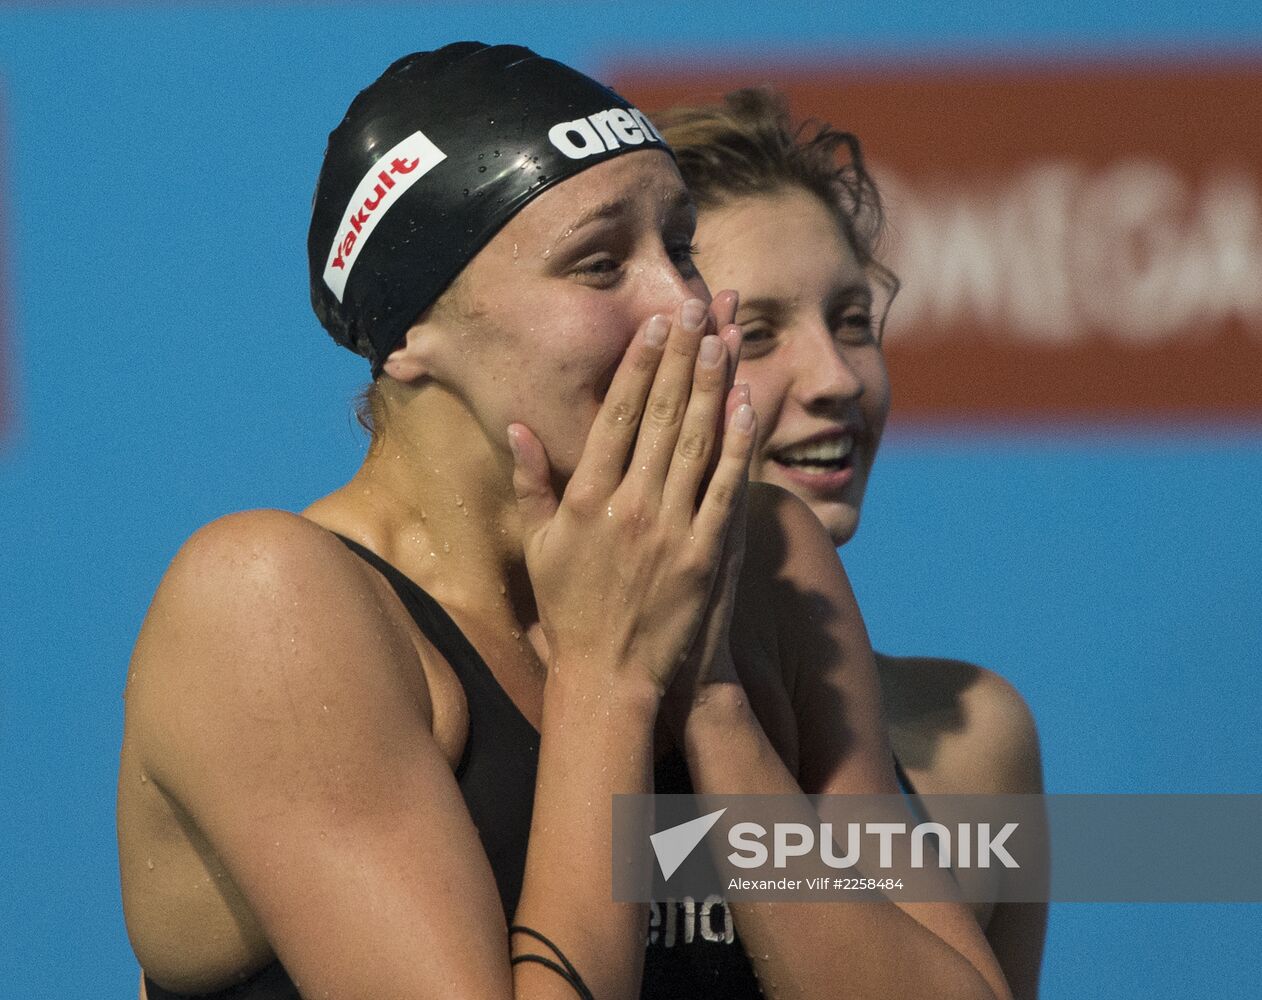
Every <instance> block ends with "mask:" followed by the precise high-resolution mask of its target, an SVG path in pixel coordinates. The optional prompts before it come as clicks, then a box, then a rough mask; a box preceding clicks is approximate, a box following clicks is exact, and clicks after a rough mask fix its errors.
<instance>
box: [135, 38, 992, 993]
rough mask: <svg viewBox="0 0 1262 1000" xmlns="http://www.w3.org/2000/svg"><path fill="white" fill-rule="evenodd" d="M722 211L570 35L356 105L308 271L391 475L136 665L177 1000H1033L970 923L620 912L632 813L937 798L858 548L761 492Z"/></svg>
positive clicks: (151, 974) (158, 939)
mask: <svg viewBox="0 0 1262 1000" xmlns="http://www.w3.org/2000/svg"><path fill="white" fill-rule="evenodd" d="M692 229H693V210H692V207H691V203H690V201H689V199H688V196H687V193H686V191H685V189H684V187H683V184H682V182H681V180H680V178H679V174H678V172H677V170H676V169H675V166H674V163H673V161H672V160H671V158H670V156H669V154H668V152H667V151H666V150H665V147H664V146H663V145H662V144H661V142H660V139H659V137H658V136H657V134H656V133H655V131H654V130H653V128H652V126H651V125H650V124H649V123H648V122H647V120H646V119H644V118H643V116H642V115H640V114H639V113H638V112H637V111H636V110H635V109H633V108H631V107H630V106H629V105H627V104H626V102H624V101H623V100H622V99H621V98H619V97H618V96H617V95H615V94H613V93H612V92H610V91H608V90H606V89H605V88H603V87H600V86H599V85H598V84H595V83H594V82H592V81H590V80H588V79H587V78H586V77H583V76H581V75H580V74H577V73H575V72H574V71H572V70H569V69H568V68H566V67H563V66H560V65H559V64H557V63H554V62H551V61H549V60H544V59H540V58H539V57H538V56H535V55H534V54H533V53H531V52H529V51H528V50H525V49H520V48H516V47H509V46H497V47H486V46H481V45H476V44H473V43H463V44H461V45H458V46H449V47H448V48H446V49H442V50H439V51H437V52H433V53H421V54H417V55H415V56H411V57H408V58H407V59H404V60H400V62H398V63H396V64H395V65H394V66H392V67H391V68H390V70H388V71H387V72H386V74H385V75H383V77H382V78H381V79H380V80H378V81H377V82H376V83H374V84H373V85H372V86H371V87H369V88H368V89H367V90H365V91H364V92H363V93H362V94H361V95H360V96H359V97H358V98H356V100H355V102H354V103H353V104H352V106H351V109H350V111H349V112H348V114H347V117H346V119H345V120H344V121H343V123H342V124H341V125H340V126H339V127H338V129H337V130H335V132H334V133H333V134H332V135H331V136H330V143H329V149H328V152H327V154H326V158H325V164H324V168H323V170H322V172H321V177H320V181H319V184H318V186H317V192H316V199H315V205H314V211H313V218H312V226H311V235H310V240H309V247H308V250H309V257H310V262H311V272H312V279H313V288H312V296H313V301H314V303H315V306H316V310H317V314H318V315H319V316H320V318H321V321H322V322H323V323H324V325H325V326H326V328H327V329H328V330H329V331H330V333H332V334H333V335H334V337H335V338H336V339H338V340H339V342H341V343H343V344H345V345H347V346H348V347H351V348H352V349H354V350H356V351H358V352H359V353H361V354H363V355H364V356H365V357H366V358H367V359H368V360H369V362H370V364H371V365H372V368H373V371H374V373H375V374H376V375H377V378H376V382H375V389H374V390H373V400H372V403H373V409H374V412H375V415H376V416H377V418H378V419H377V421H376V426H375V432H374V439H373V442H372V445H371V446H370V448H369V453H368V455H367V457H366V458H365V461H364V464H363V466H362V468H361V469H360V471H359V472H358V473H357V474H356V476H355V477H354V478H353V479H352V480H351V481H350V482H349V483H347V484H346V485H345V486H343V487H342V488H341V489H339V490H337V491H335V492H334V493H332V494H330V495H329V496H327V497H325V498H323V499H321V500H319V501H317V502H316V503H314V504H313V505H312V506H311V507H309V508H308V509H307V510H306V511H304V512H303V514H302V515H301V516H298V515H292V514H287V513H283V512H279V511H251V512H247V513H242V514H236V515H232V516H229V517H226V518H223V519H221V520H219V521H216V522H214V523H213V524H211V525H209V526H207V527H206V528H204V529H202V530H201V531H199V532H198V533H197V534H196V535H194V536H193V538H192V539H190V540H189V542H188V543H187V544H186V545H185V546H184V548H183V549H182V550H181V551H180V553H179V554H178V555H177V557H176V559H175V561H174V562H173V563H172V566H171V568H170V570H169V571H168V573H167V575H166V577H165V578H164V580H163V582H162V584H161V586H160V588H159V590H158V593H157V595H156V596H155V598H154V602H153V605H152V607H151V609H150V613H149V615H148V617H147V619H146V622H145V625H144V628H143V630H142V632H141V635H140V638H139V641H138V643H137V647H136V652H135V656H134V659H133V663H132V670H131V674H130V677H129V682H128V695H127V720H126V733H125V740H124V747H123V753H122V762H121V769H120V780H119V840H120V864H121V869H122V876H123V887H124V903H125V910H126V914H127V921H128V930H129V933H130V935H131V938H132V942H133V945H134V947H135V949H136V952H137V955H138V957H139V958H140V961H141V964H142V966H143V967H144V969H145V972H146V976H147V980H146V985H147V989H148V993H149V996H150V998H151V1000H160V998H163V997H170V996H224V997H227V996H231V997H234V998H262V997H294V996H298V995H299V992H301V995H303V996H306V997H309V998H314V997H329V998H350V997H354V998H360V997H373V998H377V1000H380V998H387V1000H388V998H393V997H399V998H403V997H407V998H416V997H477V998H489V997H503V998H508V997H573V996H575V995H578V996H596V997H600V998H602V1000H606V998H631V997H635V996H640V995H644V996H674V995H679V996H689V997H702V996H716V997H717V996H723V997H743V996H748V997H752V996H756V995H757V994H758V991H759V985H760V984H761V985H762V986H763V987H764V988H765V992H766V993H767V994H768V995H773V996H776V995H794V996H833V995H836V993H837V987H838V984H845V989H846V991H847V992H853V994H854V995H858V996H865V997H868V996H871V997H895V996H923V995H924V992H925V983H926V982H927V981H928V982H933V983H934V984H935V987H934V990H933V992H934V993H935V994H936V995H942V996H968V997H987V998H989V997H1006V996H1008V994H1007V990H1006V987H1005V986H1004V984H1003V982H1002V977H1001V976H1000V974H999V972H998V969H997V967H996V965H995V962H994V959H993V956H991V954H990V952H989V951H988V950H987V948H986V945H985V942H984V940H983V939H982V938H981V936H980V933H979V932H978V931H977V929H976V926H975V925H974V924H973V923H972V921H971V920H970V919H969V917H968V914H967V911H966V910H964V908H963V907H961V906H958V905H956V904H945V903H944V904H917V905H914V906H898V905H895V904H894V903H889V902H883V903H872V904H870V905H868V906H864V907H844V906H811V905H805V904H803V905H800V906H795V907H783V906H781V907H772V906H770V905H768V904H734V905H733V907H732V909H733V910H734V922H735V930H738V931H739V936H737V934H736V933H734V932H733V933H731V934H728V933H722V934H715V933H714V931H715V928H716V926H719V925H717V924H715V923H714V922H713V918H714V917H715V911H714V908H713V907H711V908H710V911H709V916H710V918H711V923H710V924H709V925H707V926H706V927H704V928H702V929H701V930H702V933H701V934H700V935H699V936H697V937H696V940H695V941H694V935H693V933H692V931H693V930H694V929H695V928H693V927H691V926H690V928H689V930H688V932H687V933H686V934H683V935H681V936H677V935H676V933H675V931H676V928H675V923H674V914H673V913H672V914H671V919H670V921H669V922H670V929H669V934H668V933H667V928H666V926H665V925H662V926H657V927H653V928H650V926H649V922H650V914H649V910H648V908H647V907H646V906H642V905H635V904H627V903H615V902H613V901H612V899H611V895H612V894H611V889H610V885H611V874H612V873H611V853H612V851H611V829H610V822H611V819H610V812H611V810H610V801H611V796H612V795H614V794H617V793H631V792H649V791H653V790H654V789H655V788H656V789H657V790H658V791H663V790H667V789H670V790H685V789H686V788H687V787H688V785H689V783H691V786H692V787H694V788H695V789H697V790H698V791H712V792H751V793H752V792H763V793H790V792H796V791H798V790H799V789H804V790H806V791H808V792H821V791H856V792H894V791H895V790H896V787H897V786H896V784H895V782H894V776H893V774H892V771H891V768H890V764H889V751H888V745H887V741H886V738H885V735H884V731H883V728H882V723H881V718H880V710H879V695H878V691H877V687H876V680H875V675H874V671H873V667H872V660H871V651H870V649H869V647H868V644H867V639H866V636H865V635H864V632H863V627H862V623H861V621H860V619H859V616H858V612H857V610H856V608H855V606H854V602H853V599H852V597H851V595H850V592H849V589H848V587H847V584H846V581H845V578H844V576H843V575H842V572H841V569H840V567H839V566H838V564H837V561H836V559H835V557H834V555H833V551H832V548H831V545H830V543H829V541H828V538H827V536H826V535H825V534H824V533H823V531H822V529H821V528H820V527H819V525H818V523H817V522H816V521H815V519H814V518H813V517H812V515H811V514H810V512H809V510H808V509H806V508H805V507H804V506H802V505H801V504H800V503H798V502H797V501H796V500H794V499H793V498H792V497H790V496H788V495H787V494H784V493H781V492H778V491H765V490H758V491H755V490H752V489H747V485H746V478H747V468H748V462H749V457H750V448H751V442H752V439H753V434H754V430H755V427H754V424H755V421H754V415H753V413H752V410H751V409H750V408H749V406H748V402H747V399H746V395H745V392H744V390H743V389H742V388H741V387H733V385H732V371H733V370H734V368H735V360H736V358H737V356H738V352H739V332H738V328H736V327H735V326H734V325H732V323H731V320H732V317H733V313H734V311H735V306H736V300H735V296H734V295H733V294H731V293H723V294H720V295H719V296H717V297H716V298H715V299H714V301H713V302H709V295H708V293H707V291H706V288H705V285H704V284H703V283H702V281H701V280H700V278H699V277H698V275H697V272H696V271H695V269H694V268H693V266H692V263H691V257H690V250H689V244H690V239H691V235H692ZM707 302H709V305H708V307H707ZM746 506H748V507H749V508H751V510H750V514H749V518H748V520H749V521H750V522H751V523H754V524H758V525H760V530H759V532H758V533H757V534H751V535H750V536H749V537H746V534H745V523H746V513H745V508H746ZM742 566H743V568H742ZM790 633H791V634H792V635H793V637H794V641H793V642H792V643H790V642H787V641H781V640H782V639H784V638H786V637H787V636H788V635H789V634H790ZM746 692H748V695H747V694H746ZM506 915H508V918H509V919H511V923H512V925H513V927H514V928H522V929H520V930H514V931H513V932H511V933H510V930H509V920H506ZM730 918H731V915H726V916H725V918H724V919H725V920H728V919H730ZM723 927H724V929H725V931H726V930H728V929H731V928H730V925H729V924H724V925H723ZM646 931H648V932H649V935H650V940H649V945H648V948H647V951H646V949H645V933H646ZM684 939H686V940H684ZM701 939H704V940H705V942H706V943H707V944H708V945H710V946H712V947H711V948H710V950H708V951H706V950H704V949H701V948H700V947H699V945H700V941H701ZM694 943H696V944H698V947H697V948H695V949H694V948H691V947H686V946H685V945H688V946H691V945H692V944H694ZM839 943H840V945H839ZM747 953H748V955H749V958H746V954H747ZM510 955H512V956H513V957H514V959H515V960H514V961H513V962H512V963H511V964H510ZM750 959H752V964H751V961H750ZM755 975H756V976H757V980H755V978H754V977H755ZM642 983H643V986H642V985H641V984H642ZM773 984H774V985H773Z"/></svg>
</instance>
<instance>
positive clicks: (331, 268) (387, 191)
mask: <svg viewBox="0 0 1262 1000" xmlns="http://www.w3.org/2000/svg"><path fill="white" fill-rule="evenodd" d="M445 159H447V154H446V153H444V152H443V151H442V150H441V149H439V148H438V147H437V146H435V145H434V144H433V143H432V142H430V140H429V137H428V136H426V135H425V133H424V132H413V133H412V134H411V135H409V136H408V137H407V138H406V139H404V140H403V141H402V142H400V143H398V144H397V145H395V146H394V148H392V149H391V150H390V151H389V152H387V153H386V154H385V156H383V157H381V158H380V159H379V160H378V161H377V162H376V163H374V164H373V165H372V166H371V167H369V168H368V173H366V174H365V175H364V177H363V180H361V181H360V182H359V184H358V185H357V186H356V188H355V192H354V194H352V195H351V199H350V202H349V203H348V204H347V207H346V214H345V215H343V216H342V222H341V224H340V225H339V226H338V227H337V234H336V236H335V237H334V239H333V247H332V249H331V250H330V251H329V262H328V264H327V265H326V266H325V268H324V283H325V284H326V285H328V286H329V289H330V291H332V292H333V294H334V296H335V297H336V298H337V300H338V302H341V301H342V296H343V295H344V294H345V292H346V281H347V279H348V278H350V276H351V268H353V267H354V266H355V262H356V261H357V260H359V251H360V250H361V249H362V248H363V246H364V243H365V242H367V240H368V237H369V236H370V235H371V234H372V231H373V230H374V229H376V228H377V223H379V222H380V221H381V220H382V219H383V218H384V217H385V214H386V213H387V212H388V211H390V208H391V207H392V206H393V205H394V204H395V202H397V201H398V200H399V198H400V197H401V196H402V195H403V192H404V191H406V190H407V189H408V188H410V187H411V186H412V185H413V184H415V183H416V182H417V181H418V180H420V179H421V178H422V177H424V176H425V175H426V174H427V173H429V172H430V171H431V170H433V169H434V167H436V166H438V164H440V163H442V162H443V160H445Z"/></svg>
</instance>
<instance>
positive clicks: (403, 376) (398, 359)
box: [381, 309, 435, 383]
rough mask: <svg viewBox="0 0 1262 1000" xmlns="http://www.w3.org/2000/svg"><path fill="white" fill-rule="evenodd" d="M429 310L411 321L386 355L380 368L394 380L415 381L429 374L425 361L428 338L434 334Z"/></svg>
mask: <svg viewBox="0 0 1262 1000" xmlns="http://www.w3.org/2000/svg"><path fill="white" fill-rule="evenodd" d="M430 312H431V310H428V309H427V310H426V311H425V313H424V314H422V316H421V318H420V319H418V320H417V321H416V322H415V323H413V324H412V325H411V326H410V327H409V328H408V332H407V333H406V334H404V336H403V339H402V340H401V341H399V343H398V345H397V346H396V347H395V349H394V350H393V351H391V352H390V353H389V354H388V355H387V356H386V363H385V364H384V365H382V366H381V370H382V371H383V372H385V373H386V374H387V375H389V376H390V377H391V378H392V379H394V380H395V381H396V382H405V383H407V382H415V381H417V380H418V379H420V378H422V377H424V376H425V375H428V374H429V366H428V364H426V362H425V358H426V356H427V354H428V352H427V350H426V349H427V348H428V346H429V341H430V338H431V337H433V336H434V332H435V331H434V330H433V329H431V327H432V326H433V323H432V322H431V320H430V318H429V313H430Z"/></svg>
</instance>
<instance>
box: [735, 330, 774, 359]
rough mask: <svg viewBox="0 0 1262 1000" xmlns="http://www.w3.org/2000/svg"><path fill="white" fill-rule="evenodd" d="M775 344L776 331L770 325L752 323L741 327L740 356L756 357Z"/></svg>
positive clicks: (765, 352) (769, 349) (767, 351)
mask: <svg viewBox="0 0 1262 1000" xmlns="http://www.w3.org/2000/svg"><path fill="white" fill-rule="evenodd" d="M775 346H776V332H775V330H773V329H772V328H771V327H770V326H767V325H766V324H765V323H763V324H753V325H751V326H745V327H742V328H741V357H742V358H758V357H762V356H763V355H764V354H767V353H769V352H770V351H771V350H772V348H774V347H775Z"/></svg>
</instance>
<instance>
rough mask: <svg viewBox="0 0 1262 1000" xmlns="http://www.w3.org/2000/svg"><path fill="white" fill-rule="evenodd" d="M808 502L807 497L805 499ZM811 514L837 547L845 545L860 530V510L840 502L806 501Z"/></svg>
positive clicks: (852, 505)
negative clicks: (817, 519)
mask: <svg viewBox="0 0 1262 1000" xmlns="http://www.w3.org/2000/svg"><path fill="white" fill-rule="evenodd" d="M803 499H804V500H806V498H805V497H803ZM806 505H807V506H808V507H810V508H811V512H812V513H813V514H814V515H815V516H816V517H817V518H819V522H820V524H822V525H823V526H824V530H825V531H827V532H828V535H829V537H830V538H832V540H833V544H834V545H836V546H837V547H839V548H840V547H841V546H842V545H845V544H846V542H848V541H850V539H851V538H853V537H854V533H855V531H857V530H858V528H859V508H858V507H856V506H855V505H854V504H850V503H846V502H844V501H838V500H806Z"/></svg>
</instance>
